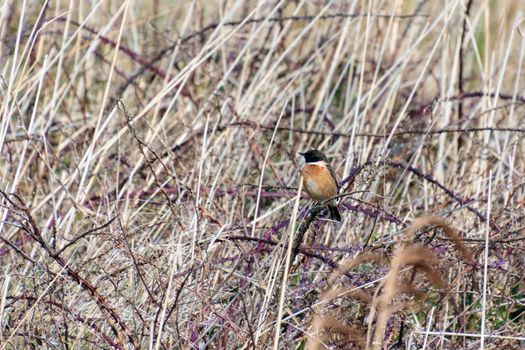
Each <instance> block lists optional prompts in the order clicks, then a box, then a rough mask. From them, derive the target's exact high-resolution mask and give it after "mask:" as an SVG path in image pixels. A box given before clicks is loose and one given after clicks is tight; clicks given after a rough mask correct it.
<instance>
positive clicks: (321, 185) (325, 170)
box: [299, 149, 341, 221]
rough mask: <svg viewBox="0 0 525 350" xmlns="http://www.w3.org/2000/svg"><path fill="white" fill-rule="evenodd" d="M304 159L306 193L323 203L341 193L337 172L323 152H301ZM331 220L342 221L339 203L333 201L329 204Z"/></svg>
mask: <svg viewBox="0 0 525 350" xmlns="http://www.w3.org/2000/svg"><path fill="white" fill-rule="evenodd" d="M299 154H300V155H302V156H303V157H304V160H305V162H306V164H305V165H304V167H303V169H302V170H301V175H303V178H304V187H305V189H306V192H307V193H308V195H309V196H310V198H312V199H313V200H314V201H317V202H323V201H326V200H328V199H330V198H332V197H334V196H337V194H338V193H339V183H338V182H337V177H336V176H335V171H334V169H332V167H331V166H330V164H328V159H327V158H326V156H325V155H324V153H323V152H321V151H318V150H316V149H312V150H310V151H308V152H304V153H302V152H299ZM328 209H329V210H330V219H332V220H336V221H341V215H340V214H339V210H337V203H336V201H335V200H332V201H330V202H329V203H328Z"/></svg>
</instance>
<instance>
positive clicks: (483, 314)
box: [479, 170, 492, 349]
mask: <svg viewBox="0 0 525 350" xmlns="http://www.w3.org/2000/svg"><path fill="white" fill-rule="evenodd" d="M487 192H488V193H487V222H486V227H485V249H484V251H483V293H482V299H481V325H480V328H481V332H480V341H481V342H480V345H479V347H480V349H484V348H485V337H486V335H485V326H486V325H485V322H486V317H487V285H488V265H489V247H490V244H489V241H490V232H491V229H490V214H491V205H492V203H491V202H492V170H490V171H489V178H488V188H487Z"/></svg>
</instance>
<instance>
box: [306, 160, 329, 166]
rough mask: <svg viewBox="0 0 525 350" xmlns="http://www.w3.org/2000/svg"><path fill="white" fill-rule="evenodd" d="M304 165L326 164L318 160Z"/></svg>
mask: <svg viewBox="0 0 525 350" xmlns="http://www.w3.org/2000/svg"><path fill="white" fill-rule="evenodd" d="M306 165H326V162H325V161H324V160H320V161H318V162H311V163H306Z"/></svg>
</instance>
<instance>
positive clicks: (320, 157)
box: [299, 149, 327, 163]
mask: <svg viewBox="0 0 525 350" xmlns="http://www.w3.org/2000/svg"><path fill="white" fill-rule="evenodd" d="M299 154H300V155H302V156H303V157H304V160H305V162H306V163H315V162H320V161H324V162H326V161H327V159H326V156H325V155H324V153H323V152H321V151H318V150H316V149H311V150H309V151H308V152H299Z"/></svg>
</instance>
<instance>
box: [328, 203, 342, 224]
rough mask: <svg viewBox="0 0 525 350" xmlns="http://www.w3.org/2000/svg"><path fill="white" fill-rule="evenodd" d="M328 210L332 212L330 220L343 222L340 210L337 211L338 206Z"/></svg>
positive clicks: (330, 207)
mask: <svg viewBox="0 0 525 350" xmlns="http://www.w3.org/2000/svg"><path fill="white" fill-rule="evenodd" d="M328 210H330V219H332V220H335V221H341V214H339V210H337V207H336V206H329V207H328Z"/></svg>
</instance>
